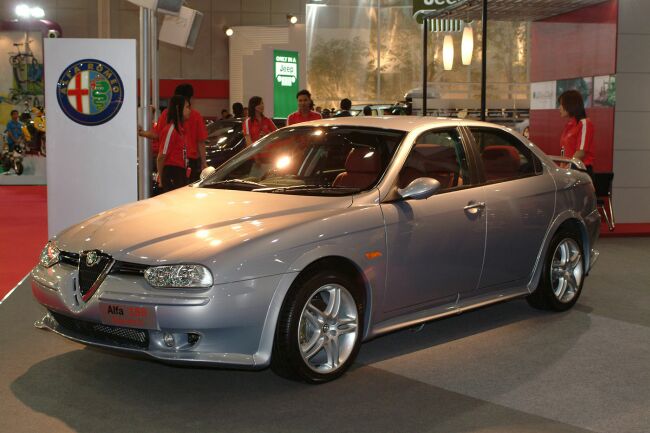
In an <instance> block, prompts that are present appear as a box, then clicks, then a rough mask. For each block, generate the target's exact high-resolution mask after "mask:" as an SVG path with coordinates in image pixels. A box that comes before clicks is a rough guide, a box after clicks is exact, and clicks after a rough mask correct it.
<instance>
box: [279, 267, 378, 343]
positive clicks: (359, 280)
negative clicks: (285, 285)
mask: <svg viewBox="0 0 650 433" xmlns="http://www.w3.org/2000/svg"><path fill="white" fill-rule="evenodd" d="M322 270H336V271H339V272H343V273H344V274H346V275H347V276H348V277H350V278H351V279H352V280H353V282H354V283H356V284H357V286H358V287H359V288H360V290H361V296H363V299H362V302H363V308H364V312H363V334H362V336H361V338H362V339H363V338H365V336H366V335H367V333H368V330H369V329H370V328H369V326H370V312H371V311H372V290H371V288H370V281H369V280H368V278H367V277H366V275H365V274H364V272H363V270H362V269H361V267H359V266H358V265H357V264H356V263H355V262H354V261H353V260H351V259H349V258H347V257H343V256H338V255H330V256H324V257H320V258H318V259H316V260H314V261H312V262H311V263H309V264H308V265H307V266H305V267H304V268H303V269H302V270H301V271H300V272H299V273H298V275H297V276H296V278H295V279H294V281H293V283H292V284H291V287H290V288H289V290H288V291H287V294H286V295H285V299H284V300H283V301H282V303H283V304H284V302H285V301H286V298H287V297H288V296H289V295H290V294H291V291H292V290H295V287H296V284H299V283H300V281H301V280H302V279H305V278H308V277H309V276H310V275H313V274H314V273H316V272H319V271H322Z"/></svg>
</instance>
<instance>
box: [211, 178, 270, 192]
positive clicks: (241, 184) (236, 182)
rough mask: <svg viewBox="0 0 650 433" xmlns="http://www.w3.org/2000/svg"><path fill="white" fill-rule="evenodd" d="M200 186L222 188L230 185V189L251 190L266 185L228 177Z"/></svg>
mask: <svg viewBox="0 0 650 433" xmlns="http://www.w3.org/2000/svg"><path fill="white" fill-rule="evenodd" d="M201 187H203V188H223V189H230V187H232V189H239V190H245V191H252V190H254V189H258V188H266V185H262V184H261V183H257V182H252V181H250V180H243V179H228V180H220V181H218V182H213V183H210V184H207V185H201Z"/></svg>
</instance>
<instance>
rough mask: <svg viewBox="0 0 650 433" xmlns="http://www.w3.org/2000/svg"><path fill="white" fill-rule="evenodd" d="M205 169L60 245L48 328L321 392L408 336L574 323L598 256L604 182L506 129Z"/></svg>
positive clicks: (294, 132) (419, 130)
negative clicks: (363, 353)
mask: <svg viewBox="0 0 650 433" xmlns="http://www.w3.org/2000/svg"><path fill="white" fill-rule="evenodd" d="M207 170H212V171H211V172H207V171H206V172H204V173H203V174H202V180H200V181H199V182H197V183H195V184H193V185H190V186H188V187H185V188H181V189H178V190H175V191H172V192H169V193H167V194H163V195H161V196H158V197H155V198H152V199H149V200H144V201H139V202H136V203H131V204H128V205H125V206H121V207H118V208H115V209H112V210H108V211H106V212H102V213H100V214H99V215H96V216H94V217H92V218H90V219H88V220H86V221H83V222H81V223H79V224H77V225H74V226H72V227H70V228H68V229H66V230H64V231H63V232H61V233H60V234H58V235H57V236H55V237H54V238H53V239H51V240H50V241H49V242H48V243H47V245H46V246H45V248H44V250H43V252H42V254H41V257H40V262H39V263H38V265H37V266H36V267H35V268H34V269H33V271H32V291H33V294H34V296H35V298H36V300H37V301H38V302H39V303H40V304H42V305H43V306H44V307H45V309H46V310H47V311H46V313H45V316H44V317H43V318H42V319H40V320H39V321H38V322H36V326H37V327H40V328H45V329H50V330H52V331H54V332H56V333H58V334H61V335H63V336H65V337H67V338H70V339H72V340H75V341H78V342H81V343H85V344H90V345H95V346H101V347H106V348H112V349H119V350H124V351H130V352H135V353H141V354H145V355H148V356H151V357H153V358H155V359H158V360H161V361H165V362H173V363H185V364H197V365H198V364H203V365H204V364H207V365H215V366H226V367H238V368H251V369H261V368H265V367H267V366H271V368H272V369H273V370H274V371H275V372H277V373H278V374H280V375H282V376H284V377H288V378H293V379H298V380H304V381H306V382H310V383H319V382H325V381H328V380H332V379H335V378H337V377H339V376H341V375H342V374H343V373H344V372H345V371H346V369H347V368H348V367H350V365H351V364H352V363H353V362H354V359H355V357H356V355H357V353H358V351H359V346H360V344H361V342H362V341H364V340H368V339H370V338H373V337H376V336H378V335H380V334H384V333H387V332H390V331H393V330H396V329H399V328H404V327H411V326H414V325H417V324H420V323H423V322H426V321H430V320H433V319H437V318H441V317H444V316H450V315H455V314H458V313H461V312H463V311H466V310H470V309H473V308H477V307H482V306H485V305H488V304H492V303H496V302H501V301H505V300H509V299H513V298H517V297H525V298H526V299H527V300H528V302H529V303H530V305H532V306H533V307H536V308H543V309H549V310H555V311H563V310H567V309H568V308H571V307H572V306H573V305H574V304H575V303H576V300H577V299H578V297H579V296H580V292H581V290H582V286H583V283H584V279H585V276H586V275H587V273H588V271H589V269H590V268H591V266H592V265H593V263H594V261H595V260H596V258H597V256H598V252H597V251H596V250H595V249H594V244H595V242H596V240H597V238H598V231H599V225H600V216H599V214H598V211H597V209H596V197H595V195H594V187H593V185H592V183H591V180H590V178H589V176H588V175H587V174H586V173H585V172H583V171H581V170H578V169H576V168H571V167H568V168H567V167H564V166H562V167H561V166H559V165H556V163H555V162H554V161H553V160H552V159H551V158H549V157H548V156H546V155H545V154H544V153H543V152H542V151H541V150H540V149H538V148H537V147H535V146H534V145H533V144H532V143H530V142H529V141H528V140H526V139H525V138H524V137H523V136H521V135H519V134H518V133H516V132H514V131H512V130H510V129H507V128H504V127H500V126H497V125H492V124H489V123H482V122H476V121H465V120H454V119H435V118H417V117H406V116H402V117H392V118H391V117H380V118H378V117H372V118H371V117H366V118H337V119H327V120H319V121H314V122H309V123H304V124H300V125H297V126H289V127H285V128H282V129H280V130H278V131H276V132H275V133H273V134H270V135H268V136H266V137H264V138H263V139H261V140H260V141H258V142H256V143H254V144H253V145H252V146H251V147H249V148H247V149H246V150H244V151H242V152H241V153H239V154H237V155H236V156H234V157H233V158H232V159H230V160H229V161H227V162H226V163H225V164H224V165H222V166H221V167H219V168H218V169H216V170H214V169H207Z"/></svg>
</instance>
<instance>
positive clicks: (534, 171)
mask: <svg viewBox="0 0 650 433" xmlns="http://www.w3.org/2000/svg"><path fill="white" fill-rule="evenodd" d="M469 132H470V138H471V139H473V140H474V146H475V149H476V151H477V154H478V155H479V158H478V161H477V165H478V166H479V167H480V170H481V172H482V184H483V185H484V187H483V189H484V190H485V203H486V218H487V239H486V247H485V261H484V266H483V273H482V275H481V280H480V283H479V289H478V291H479V292H488V291H491V290H498V289H503V288H509V287H512V286H519V285H523V284H525V283H527V281H528V279H529V278H530V275H531V272H532V270H533V267H534V265H535V262H536V259H537V254H538V253H539V250H540V247H541V245H542V242H543V240H544V237H545V234H546V230H547V229H548V226H549V224H550V223H551V219H552V217H553V213H554V208H555V182H554V181H553V179H552V178H551V175H550V174H549V173H548V172H547V171H546V170H544V167H543V166H542V163H541V161H540V160H539V159H538V158H537V157H536V156H535V155H534V153H533V152H532V151H531V150H530V149H529V148H528V145H526V144H525V143H523V142H521V141H520V140H519V139H518V138H517V137H516V136H514V135H512V134H510V133H508V132H507V131H504V130H502V129H500V128H490V127H471V128H469Z"/></svg>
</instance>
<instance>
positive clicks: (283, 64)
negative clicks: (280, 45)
mask: <svg viewBox="0 0 650 433" xmlns="http://www.w3.org/2000/svg"><path fill="white" fill-rule="evenodd" d="M298 65H299V59H298V52H297V51H284V50H273V78H274V79H273V117H288V116H289V114H291V113H293V112H294V111H296V93H298V91H299V90H300V89H299V87H298V86H299V83H300V80H299V76H298Z"/></svg>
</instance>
